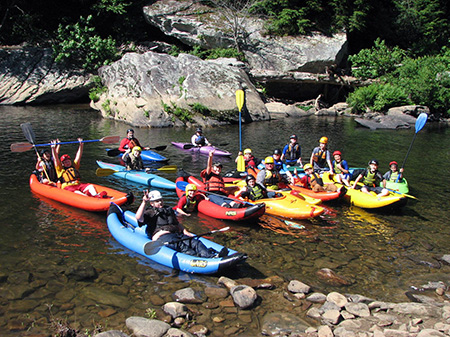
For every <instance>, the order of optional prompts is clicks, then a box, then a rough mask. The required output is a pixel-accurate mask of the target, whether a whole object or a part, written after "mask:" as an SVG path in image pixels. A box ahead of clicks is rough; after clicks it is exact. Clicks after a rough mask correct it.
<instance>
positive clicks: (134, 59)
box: [91, 52, 269, 127]
mask: <svg viewBox="0 0 450 337" xmlns="http://www.w3.org/2000/svg"><path fill="white" fill-rule="evenodd" d="M230 62H231V61H230ZM99 76H100V77H101V79H102V83H103V84H104V85H105V86H106V87H107V89H108V90H107V92H106V93H104V94H102V95H101V96H100V99H99V101H97V102H92V103H91V106H92V107H93V108H94V109H97V110H100V111H101V113H102V115H103V116H105V117H109V118H114V119H117V120H123V121H125V122H127V123H129V124H132V125H136V126H142V127H165V126H179V125H183V123H185V124H189V123H195V124H198V125H215V124H219V123H221V122H230V121H233V120H237V117H238V109H237V106H236V99H235V92H236V90H237V89H239V88H240V87H243V88H244V89H245V92H246V107H247V109H248V111H249V112H250V115H249V118H248V119H251V120H268V119H269V113H268V111H267V108H266V107H265V105H264V103H263V102H262V100H261V98H260V97H259V94H258V93H257V91H256V88H255V87H254V86H253V85H252V83H251V82H250V80H249V79H248V77H247V75H246V74H245V72H244V71H243V70H241V69H240V68H239V67H236V66H234V65H233V64H232V62H231V64H228V63H227V62H224V60H219V61H204V60H201V59H200V58H198V57H196V56H193V55H187V54H180V55H179V56H178V57H173V56H170V55H167V54H158V53H154V52H147V53H145V54H136V53H128V54H126V55H124V57H122V59H121V60H119V61H117V62H115V63H113V64H112V65H110V66H104V67H102V68H100V70H99ZM195 105H197V106H199V105H201V106H203V107H206V108H207V109H208V110H209V112H207V113H206V115H205V113H203V114H202V113H198V111H197V110H195V108H194V106H195ZM177 109H178V111H180V109H185V111H189V113H188V114H189V115H190V120H189V119H186V118H183V116H181V115H180V114H177V113H176V110H177ZM196 111H197V112H196Z"/></svg>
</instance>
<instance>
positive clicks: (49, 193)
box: [30, 174, 134, 212]
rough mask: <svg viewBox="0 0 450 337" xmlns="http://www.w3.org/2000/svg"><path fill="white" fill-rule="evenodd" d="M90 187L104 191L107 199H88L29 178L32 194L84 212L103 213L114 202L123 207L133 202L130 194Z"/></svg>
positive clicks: (33, 175) (97, 186) (34, 177)
mask: <svg viewBox="0 0 450 337" xmlns="http://www.w3.org/2000/svg"><path fill="white" fill-rule="evenodd" d="M92 185H94V186H95V189H96V190H97V191H98V192H102V191H105V192H106V193H107V195H108V197H109V198H95V197H88V196H86V195H83V194H78V193H74V192H71V191H67V190H64V189H61V188H59V187H58V186H52V185H49V184H42V183H41V182H39V180H38V178H37V176H36V175H35V174H32V175H31V176H30V188H31V190H32V191H33V192H35V193H37V194H39V195H42V196H44V197H47V198H49V199H52V200H55V201H58V202H60V203H62V204H66V205H69V206H72V207H76V208H80V209H84V210H86V211H91V212H105V211H107V210H108V209H109V205H110V204H111V202H114V203H115V204H117V205H123V204H125V203H131V202H133V200H134V197H133V194H132V193H129V194H126V193H123V192H119V191H117V190H114V189H112V188H108V187H104V186H100V185H95V184H92Z"/></svg>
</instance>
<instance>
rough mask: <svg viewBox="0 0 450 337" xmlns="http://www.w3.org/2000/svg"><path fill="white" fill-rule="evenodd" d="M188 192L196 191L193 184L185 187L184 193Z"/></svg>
mask: <svg viewBox="0 0 450 337" xmlns="http://www.w3.org/2000/svg"><path fill="white" fill-rule="evenodd" d="M188 191H197V186H196V185H194V184H187V185H186V192H188Z"/></svg>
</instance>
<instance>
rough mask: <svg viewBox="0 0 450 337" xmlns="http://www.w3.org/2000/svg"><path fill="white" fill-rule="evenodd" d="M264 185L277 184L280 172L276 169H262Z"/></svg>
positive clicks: (279, 179)
mask: <svg viewBox="0 0 450 337" xmlns="http://www.w3.org/2000/svg"><path fill="white" fill-rule="evenodd" d="M264 171H265V172H264V185H265V186H274V185H278V183H279V182H280V181H281V176H280V173H278V171H277V170H273V171H271V170H267V169H264Z"/></svg>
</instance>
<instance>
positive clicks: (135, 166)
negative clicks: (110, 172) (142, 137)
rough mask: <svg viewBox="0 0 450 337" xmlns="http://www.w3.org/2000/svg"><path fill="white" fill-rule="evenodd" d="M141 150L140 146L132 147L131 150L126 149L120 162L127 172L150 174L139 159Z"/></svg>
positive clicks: (140, 158)
mask: <svg viewBox="0 0 450 337" xmlns="http://www.w3.org/2000/svg"><path fill="white" fill-rule="evenodd" d="M141 152H142V149H141V147H140V146H134V147H133V149H128V150H127V151H126V152H125V153H124V154H123V155H122V160H123V161H124V163H125V166H126V169H127V171H131V170H135V171H142V170H145V172H150V169H149V168H145V167H144V162H143V160H142V157H141Z"/></svg>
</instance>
